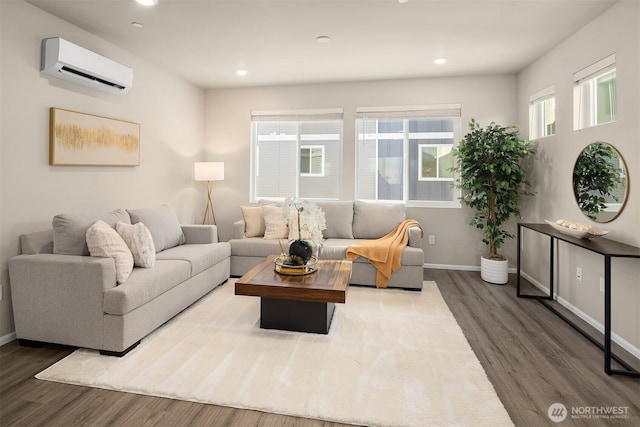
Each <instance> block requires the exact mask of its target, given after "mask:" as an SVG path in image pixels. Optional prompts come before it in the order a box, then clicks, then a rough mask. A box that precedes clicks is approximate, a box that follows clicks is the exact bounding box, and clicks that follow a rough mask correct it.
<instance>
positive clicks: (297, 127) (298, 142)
mask: <svg viewBox="0 0 640 427" xmlns="http://www.w3.org/2000/svg"><path fill="white" fill-rule="evenodd" d="M301 139H302V138H301V135H300V122H297V123H296V141H295V144H296V156H295V158H296V199H298V198H300V140H301Z"/></svg>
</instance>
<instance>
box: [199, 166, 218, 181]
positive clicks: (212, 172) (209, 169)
mask: <svg viewBox="0 0 640 427" xmlns="http://www.w3.org/2000/svg"><path fill="white" fill-rule="evenodd" d="M194 175H195V179H196V181H223V180H224V162H195V163H194Z"/></svg>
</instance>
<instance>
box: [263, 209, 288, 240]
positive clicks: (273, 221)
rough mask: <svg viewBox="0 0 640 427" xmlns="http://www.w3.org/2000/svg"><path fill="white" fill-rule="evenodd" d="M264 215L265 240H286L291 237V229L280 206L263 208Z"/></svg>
mask: <svg viewBox="0 0 640 427" xmlns="http://www.w3.org/2000/svg"><path fill="white" fill-rule="evenodd" d="M262 214H263V216H264V226H265V230H264V238H265V239H286V238H287V237H288V236H289V229H288V228H287V224H286V222H285V219H284V215H282V208H281V207H280V206H262Z"/></svg>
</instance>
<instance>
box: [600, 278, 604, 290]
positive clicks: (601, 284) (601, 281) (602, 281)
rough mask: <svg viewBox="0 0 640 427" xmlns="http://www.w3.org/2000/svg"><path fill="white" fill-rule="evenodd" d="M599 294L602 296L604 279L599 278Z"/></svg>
mask: <svg viewBox="0 0 640 427" xmlns="http://www.w3.org/2000/svg"><path fill="white" fill-rule="evenodd" d="M600 292H602V293H603V294H604V277H601V278H600Z"/></svg>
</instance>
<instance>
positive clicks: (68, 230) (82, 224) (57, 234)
mask: <svg viewBox="0 0 640 427" xmlns="http://www.w3.org/2000/svg"><path fill="white" fill-rule="evenodd" d="M98 220H102V221H104V222H106V223H107V224H108V225H109V226H110V227H112V228H115V226H116V223H117V222H124V223H127V224H131V220H130V219H129V214H127V212H126V211H125V210H124V209H116V210H114V211H111V212H106V213H102V214H92V213H86V214H60V215H56V216H54V217H53V221H52V226H53V253H54V254H61V255H89V248H88V247H87V230H88V229H89V227H91V226H92V225H93V224H94V223H95V222H96V221H98Z"/></svg>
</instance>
